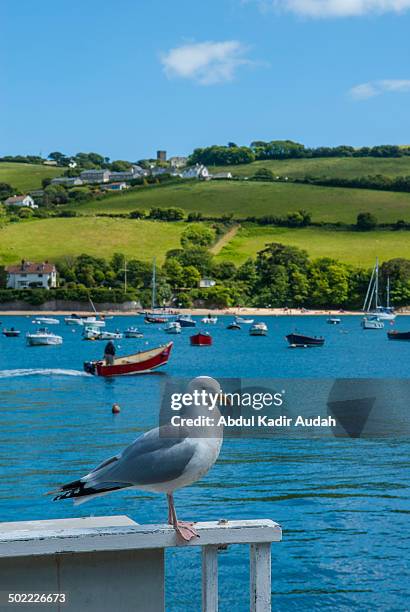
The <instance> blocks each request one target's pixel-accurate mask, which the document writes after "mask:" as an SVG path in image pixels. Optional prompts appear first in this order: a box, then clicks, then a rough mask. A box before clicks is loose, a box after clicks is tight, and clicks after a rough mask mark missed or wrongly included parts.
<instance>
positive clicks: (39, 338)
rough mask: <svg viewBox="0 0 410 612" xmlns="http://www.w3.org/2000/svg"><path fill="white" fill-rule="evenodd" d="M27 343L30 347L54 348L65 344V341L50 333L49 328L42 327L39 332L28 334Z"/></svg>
mask: <svg viewBox="0 0 410 612" xmlns="http://www.w3.org/2000/svg"><path fill="white" fill-rule="evenodd" d="M26 342H27V344H28V345H29V346H54V345H57V344H63V339H62V337H61V336H57V335H56V334H53V332H50V331H49V330H48V329H47V327H41V328H40V329H39V330H38V331H35V332H27V334H26Z"/></svg>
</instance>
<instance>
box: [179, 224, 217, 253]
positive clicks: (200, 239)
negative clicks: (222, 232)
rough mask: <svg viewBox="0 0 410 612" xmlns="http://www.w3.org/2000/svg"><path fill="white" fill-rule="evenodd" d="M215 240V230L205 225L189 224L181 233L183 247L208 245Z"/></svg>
mask: <svg viewBox="0 0 410 612" xmlns="http://www.w3.org/2000/svg"><path fill="white" fill-rule="evenodd" d="M214 240H215V231H214V230H212V229H210V228H209V227H206V226H205V225H190V226H189V227H187V228H186V229H185V230H184V231H183V232H182V235H181V245H182V246H183V248H192V247H195V246H200V247H208V246H210V245H211V244H212V243H213V241H214Z"/></svg>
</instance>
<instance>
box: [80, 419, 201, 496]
mask: <svg viewBox="0 0 410 612" xmlns="http://www.w3.org/2000/svg"><path fill="white" fill-rule="evenodd" d="M171 434H173V436H174V437H167V435H168V436H171ZM194 453H195V445H194V443H193V442H192V441H191V440H190V438H189V437H188V432H187V431H186V430H185V431H179V437H175V428H173V427H171V426H166V425H165V426H163V427H161V428H156V429H152V430H151V431H148V432H147V433H146V434H144V435H142V436H140V437H139V438H137V439H136V440H135V442H133V443H132V444H130V446H128V447H127V448H126V449H125V450H124V451H123V452H122V453H121V454H120V455H116V456H115V457H112V458H111V459H107V460H106V461H104V462H103V463H101V464H100V465H99V466H98V467H97V468H95V470H93V471H92V472H90V474H88V475H87V476H86V477H85V478H83V479H82V480H83V481H84V482H87V485H92V486H96V485H101V484H102V483H127V484H128V486H133V485H136V486H137V485H148V484H156V483H160V482H168V481H170V480H174V479H176V478H178V477H179V476H181V474H183V473H184V471H185V468H186V466H187V465H188V463H189V461H190V460H191V459H192V457H193V455H194Z"/></svg>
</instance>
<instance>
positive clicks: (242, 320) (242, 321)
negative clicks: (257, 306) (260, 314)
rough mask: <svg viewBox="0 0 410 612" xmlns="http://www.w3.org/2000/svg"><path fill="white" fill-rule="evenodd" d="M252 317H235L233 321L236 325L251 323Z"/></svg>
mask: <svg viewBox="0 0 410 612" xmlns="http://www.w3.org/2000/svg"><path fill="white" fill-rule="evenodd" d="M253 321H254V319H244V318H243V317H235V323H237V324H238V325H252V324H253Z"/></svg>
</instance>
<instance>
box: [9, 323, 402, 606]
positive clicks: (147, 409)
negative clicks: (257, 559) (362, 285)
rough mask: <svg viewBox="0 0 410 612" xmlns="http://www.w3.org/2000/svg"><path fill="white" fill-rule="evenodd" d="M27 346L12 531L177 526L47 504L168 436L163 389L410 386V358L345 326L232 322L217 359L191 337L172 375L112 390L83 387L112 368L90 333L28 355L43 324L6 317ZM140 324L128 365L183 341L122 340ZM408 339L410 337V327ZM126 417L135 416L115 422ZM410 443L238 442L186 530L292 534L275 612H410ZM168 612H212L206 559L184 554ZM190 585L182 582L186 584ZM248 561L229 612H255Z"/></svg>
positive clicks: (12, 425) (154, 512)
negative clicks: (200, 381) (38, 522)
mask: <svg viewBox="0 0 410 612" xmlns="http://www.w3.org/2000/svg"><path fill="white" fill-rule="evenodd" d="M0 318H1V319H2V321H3V326H7V327H10V326H11V325H14V326H15V327H17V328H19V329H21V330H22V336H21V337H20V338H16V339H11V338H5V337H0V521H16V520H29V519H30V520H34V519H48V518H64V517H70V516H89V515H90V514H92V515H108V514H127V515H129V516H130V517H131V518H133V519H134V520H136V521H137V522H139V523H160V522H165V520H166V514H167V510H166V501H165V498H164V497H163V496H161V495H155V494H148V493H144V492H140V493H138V492H130V491H125V492H123V493H121V492H119V493H115V494H113V495H111V496H108V497H105V498H102V499H97V500H95V501H92V502H90V503H88V504H85V505H82V506H80V507H76V508H74V507H73V506H72V504H71V502H58V503H57V502H52V501H51V499H50V497H46V496H44V495H43V494H44V492H45V491H47V490H49V489H52V488H54V487H56V486H58V485H59V484H61V483H64V482H66V481H69V480H72V479H75V478H77V477H80V476H81V475H83V474H84V473H86V472H87V471H88V470H89V468H90V467H93V466H95V465H96V464H97V463H99V462H100V461H101V460H103V459H104V458H106V457H108V456H111V455H113V454H115V453H116V452H118V451H119V450H121V449H122V448H123V447H124V446H126V445H127V444H128V443H130V442H131V441H132V440H133V439H134V438H135V437H137V436H138V435H139V434H140V433H141V432H142V431H144V430H146V429H148V428H150V427H153V426H156V424H157V421H158V398H159V387H160V381H161V380H163V377H166V376H187V377H193V376H198V375H210V376H215V377H248V378H249V377H252V378H256V377H274V378H282V377H283V378H295V377H305V378H340V377H367V378H372V377H378V378H382V377H389V378H410V343H405V342H404V343H402V342H389V341H388V340H387V338H386V333H385V331H363V330H362V329H361V328H360V326H359V319H358V318H355V317H344V318H343V323H342V324H341V325H340V326H330V325H326V317H303V318H301V317H291V316H286V317H276V318H267V319H265V320H266V322H267V323H268V325H269V335H268V336H267V337H261V338H260V337H256V338H255V337H250V336H249V335H248V330H247V328H246V327H245V326H244V327H243V329H242V330H240V331H228V330H226V325H227V323H228V320H229V319H227V318H220V319H219V321H218V324H217V325H216V326H215V327H213V326H210V327H209V328H208V329H209V331H210V332H211V333H212V336H213V338H214V344H213V346H212V347H203V348H198V347H190V345H189V336H190V335H191V333H192V330H190V329H184V330H183V333H182V334H181V335H180V336H173V337H172V339H173V340H174V343H175V346H174V350H173V354H172V358H171V360H170V362H169V364H168V366H167V367H166V369H164V370H163V373H162V374H155V375H149V376H141V377H130V378H117V379H112V380H103V379H99V378H94V377H90V376H87V375H85V374H83V372H82V362H83V361H84V360H86V359H93V358H97V357H100V356H101V352H102V350H103V347H104V343H98V342H84V341H82V339H81V330H80V328H72V327H69V326H66V325H64V323H62V324H60V325H59V326H55V327H54V328H53V330H55V331H57V330H58V333H61V334H62V335H63V336H64V344H63V345H62V346H58V347H41V348H38V347H26V346H25V341H24V334H25V332H26V331H27V330H28V329H32V328H33V325H32V323H31V317H29V318H27V317H6V316H1V315H0ZM135 323H137V324H139V325H140V327H141V329H142V330H143V331H144V335H145V336H144V338H143V339H134V340H125V339H124V340H120V341H118V342H117V347H118V353H121V352H124V353H129V352H133V351H134V350H139V349H142V348H145V347H153V346H156V345H158V344H161V343H163V342H164V341H166V340H169V337H168V336H167V335H166V334H165V333H164V331H163V330H162V329H161V327H157V326H149V325H145V326H144V324H143V322H142V320H137V319H136V318H131V317H116V318H115V319H114V320H113V321H109V322H107V329H109V330H114V329H116V328H117V327H119V328H121V329H125V328H126V327H127V326H128V325H130V324H135ZM395 327H396V328H397V329H408V328H410V320H408V319H406V318H405V317H402V318H398V319H397V322H396V324H395ZM295 328H298V329H299V330H300V331H302V332H306V333H314V334H323V335H325V336H326V344H325V346H324V347H323V348H320V349H311V350H289V349H288V348H287V346H286V343H285V340H284V336H285V334H286V333H289V332H290V331H293V330H294V329H295ZM114 402H117V403H118V404H119V405H120V406H121V413H120V414H119V415H115V416H113V415H112V414H111V405H112V404H113V403H114ZM409 450H410V443H409V440H407V439H403V438H401V439H383V440H371V439H334V438H332V439H298V440H289V439H281V438H275V439H269V440H268V439H254V440H251V439H250V440H245V439H243V440H234V439H228V440H225V442H224V445H223V448H222V451H221V455H220V458H219V460H218V462H217V464H216V465H215V466H214V468H213V469H212V470H211V471H210V472H209V473H208V475H207V476H206V477H205V478H204V479H203V480H202V481H200V482H198V483H196V484H195V485H193V486H191V487H189V488H186V489H183V490H181V491H179V492H177V494H176V505H177V510H178V509H179V514H180V515H181V518H184V519H192V520H199V521H200V520H217V519H221V518H226V519H241V518H243V519H245V518H271V519H273V520H275V521H277V522H279V523H280V524H281V525H282V528H283V541H282V542H281V543H279V544H274V545H273V551H272V552H273V561H272V597H273V609H275V610H323V609H330V608H332V609H333V610H346V611H347V610H352V609H358V610H405V609H408V601H409V599H408V597H409V595H410V591H409V584H410V580H409V557H410V555H409V548H410V533H409V514H410V504H409V485H410V480H409V477H410V460H409ZM167 560H168V564H167V609H168V610H170V611H172V612H191V611H193V612H194V611H197V610H199V609H200V558H199V549H198V552H197V551H193V550H180V549H178V550H171V551H169V552H168V559H167ZM181 577H183V579H182V580H181V579H180V578H181ZM248 580H249V578H248V551H247V548H246V547H242V546H232V547H230V548H229V549H228V550H227V551H226V552H221V553H220V601H221V603H220V609H221V610H222V611H227V610H230V609H232V608H234V609H235V610H236V611H238V612H245V610H248V609H249V604H248Z"/></svg>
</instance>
